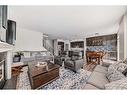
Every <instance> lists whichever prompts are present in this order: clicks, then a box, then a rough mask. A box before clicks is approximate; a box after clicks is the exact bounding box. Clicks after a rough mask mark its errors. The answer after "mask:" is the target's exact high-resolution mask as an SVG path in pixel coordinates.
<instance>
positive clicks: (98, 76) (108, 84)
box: [84, 60, 127, 90]
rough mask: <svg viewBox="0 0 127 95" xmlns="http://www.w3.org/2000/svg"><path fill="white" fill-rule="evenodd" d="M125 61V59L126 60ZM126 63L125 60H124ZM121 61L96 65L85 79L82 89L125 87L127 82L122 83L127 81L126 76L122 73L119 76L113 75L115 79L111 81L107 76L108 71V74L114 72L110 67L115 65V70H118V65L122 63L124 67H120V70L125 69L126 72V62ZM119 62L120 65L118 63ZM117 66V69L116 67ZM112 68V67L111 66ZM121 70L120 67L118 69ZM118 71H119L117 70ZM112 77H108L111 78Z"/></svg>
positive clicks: (126, 87)
mask: <svg viewBox="0 0 127 95" xmlns="http://www.w3.org/2000/svg"><path fill="white" fill-rule="evenodd" d="M126 61H127V60H126ZM124 63H127V62H124ZM124 63H123V62H116V63H104V64H103V65H97V66H96V67H95V69H94V71H93V72H92V73H91V75H90V77H89V78H88V80H87V83H86V85H85V88H84V89H89V90H99V89H102V90H103V89H109V90H111V89H127V84H124V83H125V81H127V77H126V76H124V75H123V73H121V74H122V77H121V76H118V77H117V76H115V77H114V76H113V77H114V78H116V79H115V80H113V81H111V80H110V79H109V77H107V75H108V73H110V72H111V73H110V76H111V75H112V74H113V73H114V72H113V70H112V69H111V67H113V66H115V70H119V69H118V68H120V66H121V67H122V65H124V69H123V67H122V72H123V71H124V70H126V72H127V64H124ZM120 64H121V65H120ZM116 67H117V69H116ZM109 68H110V69H109ZM113 68H114V67H113ZM120 70H121V69H120ZM119 73H120V71H119ZM113 77H110V78H112V79H113Z"/></svg>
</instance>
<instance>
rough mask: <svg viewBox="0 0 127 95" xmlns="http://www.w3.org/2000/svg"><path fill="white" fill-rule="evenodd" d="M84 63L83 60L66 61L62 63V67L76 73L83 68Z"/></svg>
mask: <svg viewBox="0 0 127 95" xmlns="http://www.w3.org/2000/svg"><path fill="white" fill-rule="evenodd" d="M83 65H84V62H83V59H77V60H70V59H68V60H66V61H65V62H64V67H65V68H68V69H71V70H73V71H74V72H77V71H78V70H79V69H81V68H83Z"/></svg>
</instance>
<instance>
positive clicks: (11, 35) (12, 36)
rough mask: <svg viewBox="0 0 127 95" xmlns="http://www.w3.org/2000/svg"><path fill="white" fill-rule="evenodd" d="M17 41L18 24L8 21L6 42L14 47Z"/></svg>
mask: <svg viewBox="0 0 127 95" xmlns="http://www.w3.org/2000/svg"><path fill="white" fill-rule="evenodd" d="M15 40H16V22H15V21H12V20H8V21H7V32H6V42H7V43H8V44H11V45H14V44H15Z"/></svg>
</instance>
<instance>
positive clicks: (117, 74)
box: [106, 70, 125, 82]
mask: <svg viewBox="0 0 127 95" xmlns="http://www.w3.org/2000/svg"><path fill="white" fill-rule="evenodd" d="M106 77H107V78H108V80H109V81H110V82H112V81H116V80H120V79H122V78H125V76H124V75H123V74H122V73H121V72H119V71H117V70H114V72H112V73H107V75H106Z"/></svg>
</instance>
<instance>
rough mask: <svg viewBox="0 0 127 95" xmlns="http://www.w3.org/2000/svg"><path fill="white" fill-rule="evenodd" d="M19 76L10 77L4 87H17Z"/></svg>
mask: <svg viewBox="0 0 127 95" xmlns="http://www.w3.org/2000/svg"><path fill="white" fill-rule="evenodd" d="M16 84H17V76H13V77H12V78H11V79H8V80H7V81H6V83H5V85H4V88H3V89H16Z"/></svg>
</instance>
